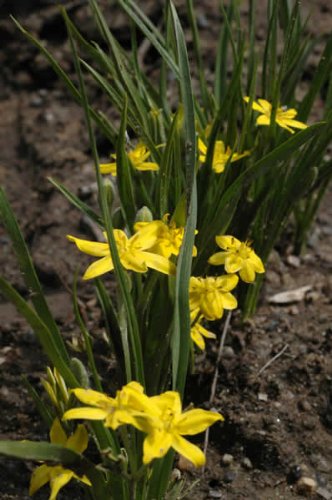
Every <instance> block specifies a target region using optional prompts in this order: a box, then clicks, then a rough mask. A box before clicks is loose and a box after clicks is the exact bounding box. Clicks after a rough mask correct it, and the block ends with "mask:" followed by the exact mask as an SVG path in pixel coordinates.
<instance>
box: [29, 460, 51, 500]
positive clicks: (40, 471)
mask: <svg viewBox="0 0 332 500" xmlns="http://www.w3.org/2000/svg"><path fill="white" fill-rule="evenodd" d="M50 468H51V467H49V466H48V465H46V464H43V465H40V467H37V469H35V470H34V471H33V473H32V476H31V480H30V487H29V495H34V494H35V493H36V491H37V490H39V488H42V486H44V484H46V483H48V482H49V480H50Z"/></svg>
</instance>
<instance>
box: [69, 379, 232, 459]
mask: <svg viewBox="0 0 332 500" xmlns="http://www.w3.org/2000/svg"><path fill="white" fill-rule="evenodd" d="M73 393H74V394H75V396H76V397H77V399H78V400H79V401H81V402H82V403H84V404H85V405H88V406H83V407H81V408H73V409H71V410H68V411H67V412H66V413H65V414H64V417H63V418H64V420H71V419H84V420H103V421H104V424H105V426H106V427H110V428H111V429H113V430H116V429H117V428H118V427H119V426H121V425H125V424H130V425H132V426H134V427H135V428H136V429H138V430H140V431H142V432H144V433H145V434H146V437H145V439H144V443H143V463H144V464H149V463H150V462H151V461H152V460H153V459H155V458H161V457H163V456H165V455H166V453H167V452H168V450H169V449H170V448H173V449H174V450H175V451H177V452H178V453H180V455H183V456H184V457H185V458H187V459H188V460H190V461H191V462H192V463H193V464H194V465H195V466H196V467H201V466H202V465H204V463H205V456H204V453H203V452H202V451H201V450H200V448H198V446H196V445H194V444H192V443H190V442H189V441H187V440H186V439H185V438H183V437H182V436H183V435H193V434H197V433H199V432H203V431H204V430H205V429H207V427H209V426H210V425H212V424H214V423H215V422H217V421H218V420H223V417H222V416H221V415H220V414H219V413H216V412H212V411H207V410H200V409H193V410H188V411H184V412H182V406H181V400H180V395H179V393H178V392H175V391H167V392H164V393H162V394H160V395H159V396H152V397H148V396H147V395H146V394H144V390H143V387H142V386H141V385H140V384H139V383H138V382H130V383H129V384H127V385H125V386H124V387H123V388H122V389H121V390H120V391H117V393H116V397H115V398H112V397H110V396H106V395H105V394H103V393H101V392H97V391H94V390H91V389H74V390H73Z"/></svg>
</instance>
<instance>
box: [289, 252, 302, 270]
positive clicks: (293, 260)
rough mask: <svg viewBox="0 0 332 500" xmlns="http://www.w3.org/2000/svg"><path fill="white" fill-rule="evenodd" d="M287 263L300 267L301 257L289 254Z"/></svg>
mask: <svg viewBox="0 0 332 500" xmlns="http://www.w3.org/2000/svg"><path fill="white" fill-rule="evenodd" d="M286 261H287V264H289V265H290V266H291V267H295V268H296V267H300V265H301V261H300V258H299V257H297V256H296V255H288V257H287V259H286Z"/></svg>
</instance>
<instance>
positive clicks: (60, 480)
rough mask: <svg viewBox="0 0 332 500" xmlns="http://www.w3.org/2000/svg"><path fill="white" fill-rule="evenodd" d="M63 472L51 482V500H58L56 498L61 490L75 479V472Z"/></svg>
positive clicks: (67, 470) (65, 470)
mask: <svg viewBox="0 0 332 500" xmlns="http://www.w3.org/2000/svg"><path fill="white" fill-rule="evenodd" d="M62 470H63V472H61V473H60V474H58V475H57V476H56V477H54V478H53V479H52V480H51V483H50V486H51V495H50V498H49V500H56V497H57V495H58V493H59V491H60V489H61V488H63V487H64V486H66V484H67V483H69V481H70V480H71V479H72V478H73V476H74V472H73V471H71V470H69V469H62Z"/></svg>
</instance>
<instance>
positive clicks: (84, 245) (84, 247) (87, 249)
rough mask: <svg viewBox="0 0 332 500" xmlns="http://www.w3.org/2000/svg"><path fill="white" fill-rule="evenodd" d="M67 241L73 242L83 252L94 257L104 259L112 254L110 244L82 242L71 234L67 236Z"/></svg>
mask: <svg viewBox="0 0 332 500" xmlns="http://www.w3.org/2000/svg"><path fill="white" fill-rule="evenodd" d="M67 239H68V240H69V241H73V242H74V243H75V244H76V246H77V248H78V249H79V250H81V252H84V253H86V254H88V255H93V256H94V257H104V256H106V255H109V253H110V249H109V246H108V243H99V242H98V241H88V240H81V239H80V238H75V236H71V235H70V234H67Z"/></svg>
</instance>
